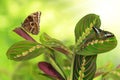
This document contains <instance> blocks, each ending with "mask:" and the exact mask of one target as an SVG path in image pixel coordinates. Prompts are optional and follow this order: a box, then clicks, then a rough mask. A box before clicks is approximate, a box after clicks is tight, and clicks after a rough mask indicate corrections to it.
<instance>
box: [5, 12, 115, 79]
mask: <svg viewBox="0 0 120 80" xmlns="http://www.w3.org/2000/svg"><path fill="white" fill-rule="evenodd" d="M100 25H101V21H100V18H99V16H98V15H96V14H88V15H86V16H84V17H83V18H82V19H80V20H79V22H78V23H77V24H76V26H75V31H74V32H75V44H74V45H73V46H70V47H67V46H65V44H63V43H62V42H61V41H60V40H57V39H55V38H53V37H50V36H49V35H48V34H46V33H42V34H41V35H40V39H39V42H37V41H36V40H34V39H33V38H32V37H31V36H30V35H29V34H28V32H27V31H25V30H23V29H22V28H21V27H19V28H16V29H14V30H13V31H14V32H16V33H17V34H18V35H20V36H21V37H23V38H24V39H26V40H24V41H19V42H17V43H15V44H13V45H12V46H11V47H10V48H9V49H8V51H7V53H6V55H7V57H8V59H10V60H14V61H26V60H30V59H33V58H36V57H37V56H40V55H41V54H46V55H45V56H46V57H47V60H46V61H41V62H38V68H39V69H40V70H41V71H42V73H40V75H43V76H46V77H49V78H51V79H52V80H93V78H94V77H95V73H96V59H97V55H99V54H101V53H105V52H107V51H110V50H112V49H113V48H115V47H116V45H117V40H116V37H115V35H114V34H113V33H111V32H108V31H104V30H102V29H100ZM68 33H69V32H68ZM61 55H62V57H60V56H61ZM63 57H64V58H63Z"/></svg>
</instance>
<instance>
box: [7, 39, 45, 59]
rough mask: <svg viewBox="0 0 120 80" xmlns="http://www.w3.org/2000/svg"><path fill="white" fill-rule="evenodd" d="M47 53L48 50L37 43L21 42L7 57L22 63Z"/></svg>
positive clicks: (9, 50)
mask: <svg viewBox="0 0 120 80" xmlns="http://www.w3.org/2000/svg"><path fill="white" fill-rule="evenodd" d="M46 51H47V49H46V48H45V47H44V46H43V45H41V44H39V43H37V42H33V41H20V42H17V43H15V44H13V45H12V46H11V47H10V48H9V49H8V51H7V53H6V55H7V57H8V58H9V59H11V60H15V61H22V60H29V59H32V58H35V57H37V56H39V55H40V54H41V53H44V52H46Z"/></svg>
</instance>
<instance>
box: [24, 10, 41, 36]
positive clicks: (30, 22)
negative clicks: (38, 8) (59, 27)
mask: <svg viewBox="0 0 120 80" xmlns="http://www.w3.org/2000/svg"><path fill="white" fill-rule="evenodd" d="M40 15H41V12H35V13H32V14H31V15H29V16H28V17H27V18H26V19H25V20H24V22H23V24H22V27H23V28H24V30H26V31H27V32H29V33H32V34H34V35H37V34H38V33H39V24H40Z"/></svg>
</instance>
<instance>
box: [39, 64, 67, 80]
mask: <svg viewBox="0 0 120 80" xmlns="http://www.w3.org/2000/svg"><path fill="white" fill-rule="evenodd" d="M38 67H39V68H40V69H41V70H42V71H43V72H44V73H45V74H46V75H48V76H51V77H53V78H54V79H57V80H65V79H64V78H63V77H62V76H61V74H60V73H59V72H57V71H56V70H55V69H54V67H53V66H52V65H51V64H50V63H47V62H39V63H38Z"/></svg>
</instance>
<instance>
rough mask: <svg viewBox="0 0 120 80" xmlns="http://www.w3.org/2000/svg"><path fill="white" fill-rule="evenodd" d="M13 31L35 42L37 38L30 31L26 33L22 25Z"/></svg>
mask: <svg viewBox="0 0 120 80" xmlns="http://www.w3.org/2000/svg"><path fill="white" fill-rule="evenodd" d="M13 31H14V32H15V33H17V34H18V35H20V36H21V37H23V38H24V39H26V40H30V41H34V42H35V40H34V39H33V38H32V37H31V36H30V35H29V34H28V33H26V32H25V31H24V30H23V29H22V28H21V27H18V28H15V29H14V30H13Z"/></svg>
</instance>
